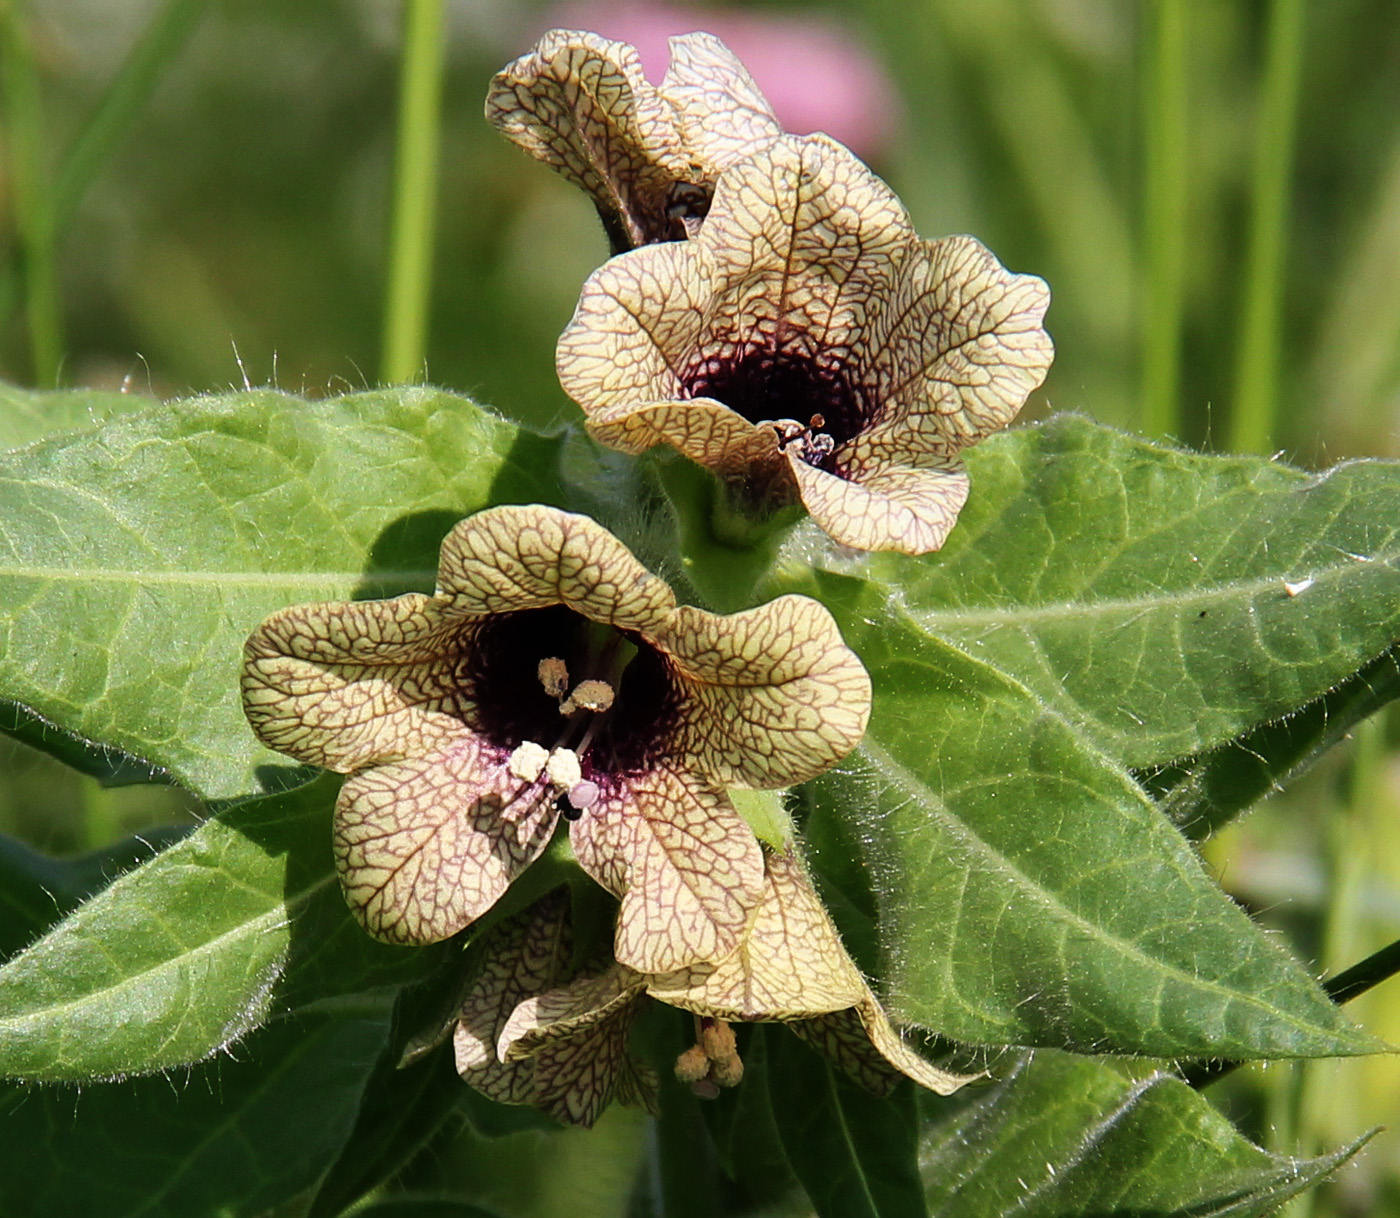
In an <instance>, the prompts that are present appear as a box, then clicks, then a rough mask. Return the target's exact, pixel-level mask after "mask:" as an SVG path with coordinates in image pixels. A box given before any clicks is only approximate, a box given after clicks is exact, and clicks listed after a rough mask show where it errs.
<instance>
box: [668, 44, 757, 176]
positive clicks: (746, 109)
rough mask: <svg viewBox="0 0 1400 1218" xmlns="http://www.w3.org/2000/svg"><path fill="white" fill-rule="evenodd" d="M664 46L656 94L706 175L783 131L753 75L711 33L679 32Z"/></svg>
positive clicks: (755, 150) (729, 163) (743, 155)
mask: <svg viewBox="0 0 1400 1218" xmlns="http://www.w3.org/2000/svg"><path fill="white" fill-rule="evenodd" d="M670 48H671V64H670V67H668V68H667V69H666V75H665V77H664V78H663V79H662V81H661V93H662V95H663V96H664V97H665V98H667V100H669V101H670V102H671V103H672V104H673V105H674V106H675V109H676V117H677V121H678V123H679V125H680V133H681V142H682V143H683V144H684V145H685V148H686V150H687V151H688V152H689V153H690V154H691V156H692V157H693V158H695V159H698V160H699V161H700V162H701V163H702V164H703V165H705V166H706V167H707V169H709V170H710V174H709V175H707V176H713V175H714V174H715V173H716V172H718V171H719V170H722V169H724V168H725V167H726V166H728V165H732V164H734V162H735V161H737V160H739V159H740V158H741V157H745V156H749V155H751V154H752V153H755V152H758V151H759V150H760V149H761V148H764V147H765V146H767V145H768V144H771V143H772V142H773V141H774V140H775V139H777V138H778V137H779V136H780V135H782V134H783V128H782V125H781V124H780V123H779V122H778V120H777V117H776V116H775V115H774V114H773V107H772V106H770V105H769V104H768V99H767V98H766V97H764V96H763V92H762V91H761V90H760V89H759V87H758V85H756V84H755V83H754V79H753V77H752V76H750V75H749V73H748V70H747V69H746V68H745V67H744V65H743V64H742V63H740V62H739V57H738V56H737V55H735V54H734V52H733V51H731V50H730V49H729V48H728V47H727V46H725V45H724V43H722V42H721V41H720V40H719V39H718V38H716V37H715V36H714V35H713V34H705V33H699V32H697V33H693V34H681V35H679V36H677V37H675V38H672V39H670Z"/></svg>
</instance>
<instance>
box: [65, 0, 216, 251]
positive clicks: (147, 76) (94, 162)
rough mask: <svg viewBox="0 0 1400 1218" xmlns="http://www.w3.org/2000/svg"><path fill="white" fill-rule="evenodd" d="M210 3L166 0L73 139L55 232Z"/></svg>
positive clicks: (149, 95) (191, 0) (67, 220)
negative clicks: (162, 70) (76, 136)
mask: <svg viewBox="0 0 1400 1218" xmlns="http://www.w3.org/2000/svg"><path fill="white" fill-rule="evenodd" d="M208 3H209V0H167V2H166V4H165V6H164V7H163V8H162V9H161V10H160V11H159V12H158V13H157V14H156V15H155V16H154V17H153V18H152V19H151V22H150V24H149V25H147V26H146V30H145V32H144V33H143V34H142V35H141V38H140V40H139V41H138V42H137V43H136V44H135V45H134V46H133V47H132V48H131V50H130V51H128V52H127V56H126V58H125V59H124V60H122V65H121V67H120V68H118V69H117V73H116V75H115V76H113V77H112V79H111V81H110V82H109V83H108V85H107V88H106V89H105V90H104V91H103V94H102V100H101V101H100V102H98V105H97V109H96V110H94V111H93V113H92V116H91V117H90V118H89V119H88V121H87V124H86V126H84V127H83V129H82V131H81V132H79V134H78V138H77V139H75V140H74V141H73V146H72V147H71V148H69V150H68V153H67V155H66V156H65V157H64V158H63V164H62V165H61V167H60V168H59V171H58V178H57V181H56V183H55V185H54V191H53V223H54V231H55V232H62V231H63V230H64V228H66V227H67V225H68V223H69V221H70V220H72V218H73V213H74V212H76V211H77V209H78V204H79V203H81V202H82V199H83V195H84V194H85V193H86V192H87V188H88V186H89V185H91V183H92V180H93V178H95V177H96V176H97V172H98V170H99V169H100V168H101V167H102V163H103V161H105V160H106V159H107V158H108V157H109V156H110V155H111V153H112V151H113V150H114V149H115V148H116V147H117V145H118V144H119V143H120V141H121V139H122V137H123V136H124V135H125V134H126V132H127V131H128V130H129V129H130V127H131V124H132V122H133V121H134V120H135V118H136V116H137V115H138V114H139V113H140V112H141V109H142V107H143V106H145V104H146V102H147V101H149V100H150V97H151V94H152V93H154V92H155V88H156V85H157V84H158V83H159V82H160V73H161V69H162V68H163V67H164V66H165V65H166V64H167V63H168V62H169V61H170V60H172V59H174V58H175V56H176V55H177V54H178V53H179V50H180V47H181V46H182V45H184V42H185V40H186V39H187V38H188V37H189V35H190V34H191V32H192V31H193V30H194V28H195V26H196V25H198V24H199V20H200V18H201V17H202V16H203V15H204V10H205V9H206V8H207V7H208Z"/></svg>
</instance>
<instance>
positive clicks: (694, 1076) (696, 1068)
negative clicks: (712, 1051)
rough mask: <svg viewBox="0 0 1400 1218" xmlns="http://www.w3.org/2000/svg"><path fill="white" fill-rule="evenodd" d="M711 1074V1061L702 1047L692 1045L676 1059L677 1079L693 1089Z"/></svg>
mask: <svg viewBox="0 0 1400 1218" xmlns="http://www.w3.org/2000/svg"><path fill="white" fill-rule="evenodd" d="M709 1072H710V1059H709V1058H708V1057H706V1056H705V1050H704V1048H703V1047H702V1046H700V1045H691V1046H690V1048H689V1049H687V1050H686V1051H685V1052H684V1053H682V1054H681V1055H680V1056H679V1057H678V1058H676V1079H677V1081H678V1082H682V1083H689V1084H690V1085H691V1086H692V1087H693V1086H694V1085H695V1084H696V1083H698V1082H699V1081H700V1080H701V1079H703V1078H704V1077H705V1075H707V1074H709Z"/></svg>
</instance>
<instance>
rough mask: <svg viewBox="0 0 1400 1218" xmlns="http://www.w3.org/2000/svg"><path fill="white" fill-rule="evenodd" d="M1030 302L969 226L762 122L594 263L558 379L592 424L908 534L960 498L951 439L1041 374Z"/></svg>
mask: <svg viewBox="0 0 1400 1218" xmlns="http://www.w3.org/2000/svg"><path fill="white" fill-rule="evenodd" d="M1048 303H1049V291H1048V289H1047V288H1046V286H1045V284H1044V283H1043V282H1042V281H1041V280H1039V279H1037V278H1035V277H1033V276H1029V275H1013V274H1011V273H1009V272H1008V271H1007V270H1006V269H1005V268H1004V267H1003V266H1002V265H1001V264H1000V263H999V262H998V261H997V260H996V258H994V257H993V256H992V254H991V253H990V252H989V251H988V250H987V249H986V248H985V247H984V246H983V245H981V244H980V243H979V242H977V241H975V240H974V239H973V238H971V237H947V238H943V239H942V240H938V241H922V240H920V239H919V237H918V236H917V234H916V233H915V232H914V229H913V227H912V226H911V224H910V222H909V219H908V216H907V214H906V213H905V211H904V208H903V206H902V205H901V204H900V202H899V200H898V199H897V198H896V197H895V196H894V194H893V193H891V191H890V190H889V188H888V187H886V186H885V184H884V183H883V182H881V181H880V179H879V178H877V177H876V176H875V175H874V174H872V173H871V172H870V171H869V170H868V169H867V168H866V167H865V166H864V165H863V164H862V163H861V162H860V161H859V160H857V159H856V157H855V156H853V155H852V154H851V153H850V152H848V151H847V150H846V149H845V148H843V147H841V145H839V144H837V143H835V142H834V141H832V140H830V139H828V138H826V137H825V136H809V137H806V138H798V137H795V136H784V137H782V138H780V139H778V140H776V141H774V142H772V143H770V144H769V145H767V146H766V147H765V148H764V149H762V150H761V151H758V152H756V153H754V154H752V155H750V156H748V157H746V158H745V159H744V160H742V161H740V162H738V163H736V164H734V165H732V166H731V167H730V168H729V169H728V170H726V172H725V174H724V175H723V177H722V178H721V179H720V181H719V185H718V187H717V188H716V192H715V196H714V201H713V203H712V205H711V207H710V211H709V214H708V217H707V218H706V220H705V223H704V225H703V226H702V227H701V229H700V231H699V233H698V235H697V236H696V237H695V239H694V240H691V241H687V242H685V243H684V244H671V245H656V246H650V247H648V248H646V249H639V250H634V251H632V252H630V253H627V254H623V255H621V256H620V257H617V258H614V259H612V260H611V261H609V262H608V263H606V264H605V265H604V266H602V267H600V268H599V269H598V270H597V271H596V272H594V274H593V275H592V276H591V277H590V278H589V280H588V282H587V283H586V284H585V285H584V289H583V294H582V297H581V298H580V300H579V305H578V309H577V311H576V312H575V314H574V317H573V320H572V321H571V322H570V323H569V326H568V328H567V329H566V330H565V331H564V334H563V336H562V337H561V338H560V340H559V349H558V368H559V379H560V382H561V383H562V384H563V386H564V389H565V391H566V392H567V393H568V394H569V395H570V396H571V397H572V398H573V399H574V400H575V401H576V402H578V403H579V405H580V406H582V407H583V410H584V413H585V414H586V415H587V418H588V428H589V431H590V432H591V433H592V434H593V435H594V436H595V437H596V438H597V439H599V440H600V441H602V442H603V443H604V444H608V445H611V446H612V447H614V448H620V449H622V450H623V451H624V452H633V453H636V452H642V451H643V450H645V449H648V448H650V447H652V446H653V445H656V444H669V445H672V446H673V447H675V448H677V449H679V450H680V451H681V452H682V453H684V454H685V455H686V456H688V457H690V458H691V459H692V460H694V461H697V462H699V463H700V464H702V465H705V466H708V467H709V468H711V469H713V470H715V471H716V472H717V473H719V474H720V475H721V476H722V477H723V478H725V479H726V480H727V481H728V482H729V483H730V484H731V485H732V486H733V487H734V488H735V489H736V491H737V492H738V493H739V495H740V497H741V498H742V499H744V500H747V501H748V503H749V505H750V507H772V506H777V505H779V504H782V503H785V502H792V501H794V500H796V499H800V500H801V502H802V503H803V504H804V505H805V506H806V508H807V510H808V512H810V513H811V515H812V517H813V519H815V520H816V522H817V523H818V524H819V525H821V527H822V528H823V529H825V530H826V531H827V532H828V533H829V534H831V536H832V537H833V538H835V539H836V540H837V541H838V542H841V543H842V544H844V545H848V546H853V547H855V548H857V549H863V550H883V549H890V550H899V551H902V552H904V553H909V554H922V553H926V552H927V551H930V550H935V549H937V548H938V547H939V546H940V545H942V544H943V540H944V538H946V537H947V535H948V532H949V530H950V529H951V528H952V527H953V524H954V522H955V521H956V519H957V515H958V512H959V511H960V510H961V508H962V505H963V502H964V501H965V500H966V498H967V491H968V483H967V475H966V473H965V472H964V471H963V468H962V465H961V463H960V461H959V460H958V453H959V452H960V451H961V450H962V449H964V448H967V447H968V446H970V445H972V444H975V443H976V442H977V441H978V440H980V439H982V438H983V437H984V436H986V435H988V434H990V433H991V432H993V431H996V430H997V429H998V428H1001V427H1004V426H1005V425H1006V424H1007V423H1008V422H1009V421H1010V420H1011V419H1012V418H1013V417H1015V415H1016V413H1017V411H1019V410H1020V408H1021V406H1022V405H1023V404H1024V403H1025V400H1026V398H1027V396H1028V395H1029V394H1030V393H1031V391H1032V390H1033V389H1035V388H1036V386H1038V385H1039V384H1040V383H1041V381H1042V380H1043V379H1044V378H1045V374H1046V372H1047V370H1048V369H1049V367H1050V361H1051V358H1052V355H1053V349H1052V346H1051V342H1050V338H1049V336H1048V335H1047V334H1046V333H1045V330H1044V329H1043V327H1042V324H1041V323H1042V319H1043V317H1044V314H1045V309H1046V307H1047V305H1048Z"/></svg>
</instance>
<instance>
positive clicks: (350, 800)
mask: <svg viewBox="0 0 1400 1218" xmlns="http://www.w3.org/2000/svg"><path fill="white" fill-rule="evenodd" d="M557 819H558V813H557V812H556V811H555V808H554V792H553V790H552V789H551V788H549V787H548V786H547V785H544V784H541V783H534V784H530V785H529V786H526V785H525V784H523V783H521V782H520V781H519V780H518V779H516V778H514V777H513V776H512V775H511V774H510V772H509V771H508V769H507V768H506V765H505V758H504V757H502V756H501V755H500V753H499V750H496V749H492V748H490V747H489V746H487V745H485V744H484V743H483V742H482V741H481V740H480V739H479V738H477V737H473V736H465V737H463V738H462V739H461V740H459V741H457V742H455V743H454V744H452V745H451V746H449V747H448V748H447V749H445V750H442V751H440V752H438V753H433V754H428V755H427V756H423V757H415V758H412V759H410V760H408V761H400V762H395V763H393V764H390V765H384V766H378V767H376V768H374V769H372V770H367V771H365V772H364V773H361V774H357V775H356V776H355V777H353V778H351V779H350V780H349V781H348V782H347V783H346V784H345V786H344V787H343V788H342V790H341V792H340V799H339V801H338V802H337V804H336V816H335V835H334V847H335V861H336V869H337V870H338V871H339V873H340V879H341V884H342V886H343V887H344V890H345V899H346V901H347V902H348V903H349V905H350V909H351V911H352V912H353V913H354V914H355V916H356V917H357V918H358V919H359V920H360V922H361V924H362V925H363V926H364V927H365V929H366V930H367V931H369V933H370V934H372V935H373V936H374V937H375V938H376V939H382V940H384V941H385V942H388V943H432V942H435V941H436V940H438V939H445V938H447V937H448V936H449V935H454V934H456V933H457V932H458V931H459V930H461V929H462V928H463V927H464V926H466V925H468V924H469V923H471V922H473V921H474V920H475V919H477V918H479V917H480V916H481V915H482V914H483V913H485V912H486V911H487V910H488V909H490V908H491V906H492V905H494V904H495V903H496V901H497V900H498V899H499V898H500V896H501V894H502V893H504V892H505V890H506V888H507V887H508V886H509V885H510V882H511V880H513V879H514V878H515V877H516V876H517V875H518V874H519V873H520V872H521V871H523V870H524V869H525V868H526V867H527V866H528V865H529V864H530V863H531V862H532V861H533V860H534V859H535V858H536V857H538V855H539V854H540V852H541V851H542V850H543V849H544V848H545V846H547V845H548V844H549V838H550V834H551V833H552V832H553V829H554V824H555V821H556V820H557Z"/></svg>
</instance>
